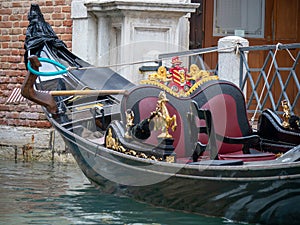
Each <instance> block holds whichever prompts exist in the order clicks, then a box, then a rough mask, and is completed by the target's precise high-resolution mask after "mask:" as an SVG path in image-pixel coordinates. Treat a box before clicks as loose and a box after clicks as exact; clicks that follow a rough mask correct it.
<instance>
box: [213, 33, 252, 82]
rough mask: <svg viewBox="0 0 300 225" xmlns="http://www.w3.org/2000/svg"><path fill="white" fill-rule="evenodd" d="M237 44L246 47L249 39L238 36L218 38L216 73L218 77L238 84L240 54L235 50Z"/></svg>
mask: <svg viewBox="0 0 300 225" xmlns="http://www.w3.org/2000/svg"><path fill="white" fill-rule="evenodd" d="M237 46H240V47H248V46H249V41H248V40H247V39H245V38H242V37H238V36H227V37H224V38H221V39H219V41H218V50H219V62H218V63H219V64H218V75H219V78H220V79H223V80H228V81H231V82H233V83H234V84H236V85H237V86H239V80H240V54H239V53H238V51H236V50H237ZM243 74H244V72H243Z"/></svg>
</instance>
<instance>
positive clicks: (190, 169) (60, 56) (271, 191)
mask: <svg viewBox="0 0 300 225" xmlns="http://www.w3.org/2000/svg"><path fill="white" fill-rule="evenodd" d="M28 18H29V22H30V24H29V26H28V29H27V33H26V40H25V49H26V53H25V64H26V67H27V68H28V73H27V75H26V78H25V81H24V83H23V86H22V95H23V96H24V97H26V98H28V99H29V100H31V101H33V102H36V103H37V104H39V105H41V106H42V107H43V109H44V111H45V115H46V116H47V119H48V120H49V121H50V122H51V124H52V125H53V127H54V128H55V129H56V130H57V131H58V132H59V133H60V134H61V136H62V137H63V139H64V141H65V143H66V146H67V147H68V149H69V150H70V152H71V153H72V155H73V156H74V158H75V159H76V162H77V163H78V165H79V167H80V168H81V170H82V171H83V173H84V174H85V175H86V177H87V178H88V179H89V180H90V181H91V182H92V183H93V184H95V185H96V186H97V187H98V188H99V189H100V190H101V191H104V192H107V193H112V194H116V195H123V196H124V195H125V196H128V197H131V198H134V199H136V200H138V201H142V202H146V203H149V204H152V205H155V206H158V207H165V208H169V209H175V210H182V211H187V212H191V213H197V214H201V215H207V216H215V217H225V218H228V219H230V220H234V221H243V222H248V223H261V224H298V222H299V221H300V213H299V209H300V161H299V160H300V131H299V118H297V117H295V116H294V117H293V121H292V120H291V118H292V116H291V115H290V114H289V113H290V112H289V111H288V106H287V105H286V104H285V105H283V106H284V107H285V109H286V115H285V116H284V117H282V116H278V115H277V114H276V113H275V112H273V111H272V110H270V109H266V110H265V111H263V112H262V114H261V115H260V118H259V121H258V125H257V130H255V131H253V129H252V128H251V126H250V125H249V122H248V116H247V110H246V107H245V99H244V94H243V92H242V91H241V90H240V89H239V88H238V87H237V86H235V85H234V84H232V83H231V82H228V81H225V80H220V79H219V78H218V77H217V76H216V75H213V74H210V73H209V72H206V71H199V70H198V69H199V68H197V67H195V71H196V72H197V73H196V74H197V76H198V77H197V78H195V77H193V74H192V68H191V70H190V71H188V70H187V69H184V68H182V66H181V63H182V62H181V61H180V58H179V57H177V56H176V55H174V57H173V58H172V61H173V62H172V67H169V68H167V67H164V66H162V65H159V66H158V69H157V71H155V72H153V73H151V74H150V75H149V77H148V79H146V80H143V81H142V82H141V84H138V85H137V84H133V83H131V82H130V81H128V80H127V79H125V78H124V77H122V76H121V75H120V74H118V73H116V72H115V71H113V70H111V69H109V68H101V67H93V66H92V65H90V64H89V63H87V62H85V61H84V60H82V59H80V58H79V57H77V56H75V55H74V54H72V53H71V52H70V51H68V50H67V48H66V46H65V45H64V43H63V42H62V41H61V40H59V39H58V37H57V36H56V34H55V33H54V32H53V30H52V28H51V27H50V25H49V24H48V23H47V22H45V20H44V18H43V15H42V14H41V12H40V9H39V7H38V5H32V6H31V9H30V12H29V16H28ZM60 72H61V74H57V73H60ZM53 73H56V74H53ZM201 74H202V75H201ZM43 75H46V76H43ZM188 76H190V78H187V77H188ZM184 79H185V80H184ZM183 80H184V81H185V82H184V83H183ZM291 123H293V126H292V127H291Z"/></svg>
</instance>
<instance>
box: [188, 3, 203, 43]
mask: <svg viewBox="0 0 300 225" xmlns="http://www.w3.org/2000/svg"><path fill="white" fill-rule="evenodd" d="M192 3H199V4H200V6H199V7H198V8H197V9H196V12H195V13H192V14H191V18H190V46H189V48H190V49H197V48H202V47H203V38H204V31H203V0H192Z"/></svg>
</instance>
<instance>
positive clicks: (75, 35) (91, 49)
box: [71, 0, 98, 64]
mask: <svg viewBox="0 0 300 225" xmlns="http://www.w3.org/2000/svg"><path fill="white" fill-rule="evenodd" d="M84 3H85V1H84V0H73V1H72V5H71V18H72V19H73V30H72V52H73V53H74V54H76V55H77V56H79V57H80V58H82V59H84V60H86V61H87V62H89V63H91V64H95V63H96V61H97V52H96V51H95V49H97V46H98V42H97V22H98V21H97V19H96V18H95V17H93V16H91V15H89V14H88V13H87V10H86V7H85V6H84Z"/></svg>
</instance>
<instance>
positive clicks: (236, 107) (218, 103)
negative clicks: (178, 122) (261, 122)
mask: <svg viewBox="0 0 300 225" xmlns="http://www.w3.org/2000/svg"><path fill="white" fill-rule="evenodd" d="M199 95H202V96H198V97H197V99H201V98H206V99H207V100H206V101H199V100H198V101H194V102H193V104H194V105H195V107H196V108H197V110H198V111H201V110H202V111H203V110H204V111H209V112H210V114H211V116H210V117H211V118H209V119H210V120H211V121H208V118H207V117H209V116H206V118H204V117H203V118H200V117H199V118H198V119H197V120H196V124H197V127H199V128H200V127H203V126H207V124H211V128H210V132H207V130H205V129H202V130H204V131H205V132H204V133H203V132H199V136H198V141H199V143H201V144H202V145H203V144H204V145H207V144H209V145H210V146H209V149H211V150H213V153H210V154H211V159H221V160H224V159H238V160H243V161H258V160H269V159H275V158H276V156H275V154H273V153H259V154H250V152H249V147H251V144H257V143H258V142H259V141H260V138H259V136H257V135H255V134H253V132H252V129H251V127H250V125H249V122H248V118H247V112H246V107H245V100H244V95H243V93H242V92H241V91H240V89H239V88H237V87H236V86H235V85H233V84H231V83H229V82H220V83H214V84H212V85H210V86H208V87H206V89H205V90H203V91H202V92H200V93H199ZM198 114H199V113H198ZM200 130H201V129H199V131H200ZM205 133H208V134H205ZM208 136H210V139H211V138H213V139H215V141H213V142H212V141H210V143H208ZM214 142H215V146H211V145H212V144H213V143H214ZM202 148H203V147H202ZM214 148H216V149H214ZM200 152H201V151H200ZM200 154H201V153H200Z"/></svg>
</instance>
